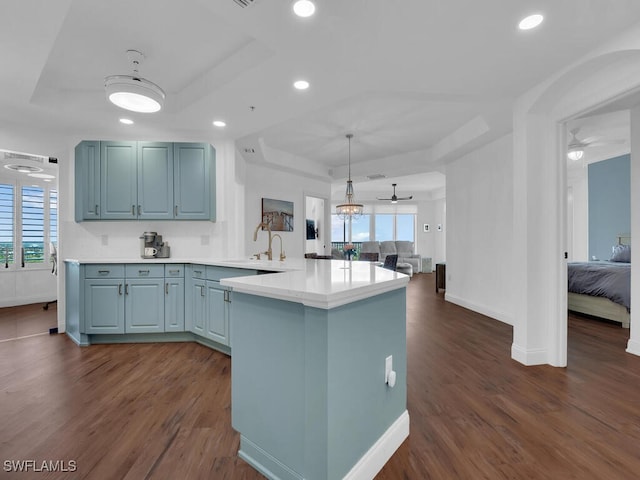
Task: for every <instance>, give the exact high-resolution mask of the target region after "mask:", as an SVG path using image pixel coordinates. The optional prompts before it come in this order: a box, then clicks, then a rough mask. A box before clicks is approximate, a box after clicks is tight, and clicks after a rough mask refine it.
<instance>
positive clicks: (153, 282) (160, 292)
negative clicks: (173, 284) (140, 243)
mask: <svg viewBox="0 0 640 480" xmlns="http://www.w3.org/2000/svg"><path fill="white" fill-rule="evenodd" d="M124 268H125V299H124V305H125V312H124V320H125V321H124V331H125V333H161V332H164V300H165V299H164V297H165V293H164V265H161V264H144V263H141V264H136V263H128V264H126V265H125V266H124Z"/></svg>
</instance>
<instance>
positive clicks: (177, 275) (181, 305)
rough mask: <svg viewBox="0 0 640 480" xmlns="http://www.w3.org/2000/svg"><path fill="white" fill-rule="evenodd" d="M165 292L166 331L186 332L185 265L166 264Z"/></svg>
mask: <svg viewBox="0 0 640 480" xmlns="http://www.w3.org/2000/svg"><path fill="white" fill-rule="evenodd" d="M164 294H165V296H164V331H165V332H184V331H185V325H184V313H185V310H184V309H185V301H184V296H185V292H184V265H171V264H167V265H165V267H164Z"/></svg>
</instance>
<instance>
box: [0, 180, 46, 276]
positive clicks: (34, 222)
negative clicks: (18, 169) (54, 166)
mask: <svg viewBox="0 0 640 480" xmlns="http://www.w3.org/2000/svg"><path fill="white" fill-rule="evenodd" d="M50 242H51V243H53V244H54V245H57V243H58V192H57V190H56V189H54V188H50V186H49V185H47V184H43V185H32V184H31V181H30V184H29V185H27V184H21V182H20V181H15V180H12V179H9V180H8V181H7V180H0V271H2V270H4V269H9V270H16V269H21V268H25V269H36V270H37V269H45V268H48V265H47V262H48V260H49V258H48V257H49V248H48V245H49V243H50Z"/></svg>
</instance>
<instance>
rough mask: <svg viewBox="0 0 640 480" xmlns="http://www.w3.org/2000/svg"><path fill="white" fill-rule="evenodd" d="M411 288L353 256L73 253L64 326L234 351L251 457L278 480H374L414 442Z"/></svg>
mask: <svg viewBox="0 0 640 480" xmlns="http://www.w3.org/2000/svg"><path fill="white" fill-rule="evenodd" d="M408 281H409V277H408V276H406V275H403V274H401V273H397V272H394V271H390V270H385V269H383V268H381V267H379V266H375V265H374V264H373V263H369V262H349V261H343V260H312V259H309V260H303V259H291V260H290V259H287V260H286V261H284V262H278V261H264V260H263V261H257V260H248V259H240V260H224V259H221V260H203V259H199V260H194V259H188V258H171V259H152V260H142V259H140V258H137V259H136V258H116V259H100V260H91V259H67V260H65V283H66V302H65V303H66V309H65V318H66V332H67V335H68V336H69V337H70V338H72V339H73V340H74V341H75V342H76V343H77V344H78V345H81V346H87V345H91V344H94V343H123V342H127V343H133V342H135V343H138V342H167V341H196V342H199V343H201V344H203V345H206V346H209V347H210V348H215V349H217V350H220V351H222V352H224V353H227V354H229V355H231V356H232V358H233V359H232V362H231V366H232V367H231V368H232V374H231V383H232V425H233V427H234V429H235V430H237V431H238V432H239V433H240V435H241V440H240V450H239V452H238V454H239V456H240V457H241V458H243V459H244V460H245V461H247V462H248V463H249V464H250V465H252V466H253V467H254V468H256V469H257V470H258V471H260V472H261V473H263V474H264V475H266V476H267V477H268V478H271V479H283V480H285V479H286V480H289V479H308V480H317V479H324V480H328V479H332V480H333V479H340V478H349V479H372V478H373V477H374V476H375V475H376V473H377V472H378V471H379V470H380V469H381V468H382V466H383V465H384V464H385V463H386V461H387V460H388V459H389V458H390V457H391V455H393V453H394V452H395V451H396V449H397V448H398V447H399V446H400V444H401V443H402V442H403V441H404V439H405V438H406V437H407V436H408V434H409V415H408V412H407V388H406V378H407V375H406V362H407V361H406V358H407V357H406V285H407V283H408ZM389 357H390V358H389ZM389 360H391V361H392V363H389ZM389 372H391V374H390V373H389Z"/></svg>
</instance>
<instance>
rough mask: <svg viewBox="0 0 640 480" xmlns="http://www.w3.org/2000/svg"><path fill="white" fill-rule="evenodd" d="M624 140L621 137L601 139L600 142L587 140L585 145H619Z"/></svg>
mask: <svg viewBox="0 0 640 480" xmlns="http://www.w3.org/2000/svg"><path fill="white" fill-rule="evenodd" d="M624 142H625V141H624V140H622V139H616V140H602V141H600V142H589V143H587V145H586V146H587V147H604V146H606V145H620V144H623V143H624Z"/></svg>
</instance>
